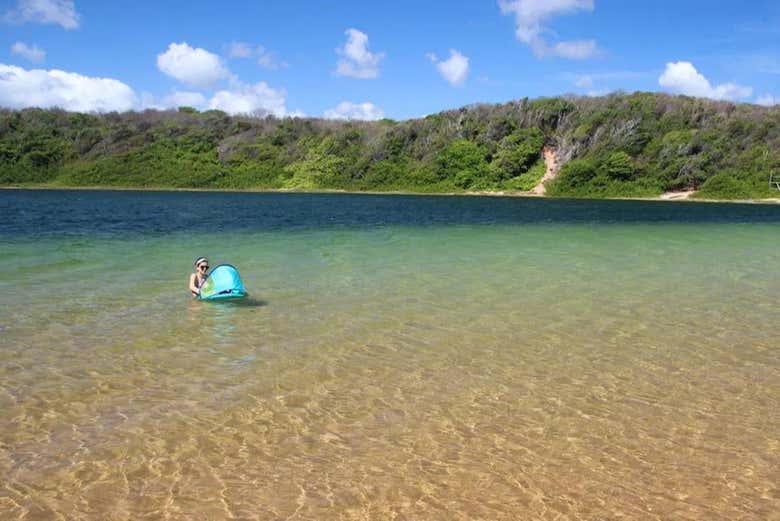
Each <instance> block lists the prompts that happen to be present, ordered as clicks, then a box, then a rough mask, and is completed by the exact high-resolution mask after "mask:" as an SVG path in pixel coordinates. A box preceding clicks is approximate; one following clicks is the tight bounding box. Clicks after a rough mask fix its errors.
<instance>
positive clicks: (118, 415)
mask: <svg viewBox="0 0 780 521" xmlns="http://www.w3.org/2000/svg"><path fill="white" fill-rule="evenodd" d="M778 233H779V232H778V227H777V225H775V224H753V225H737V224H703V225H673V224H662V225H641V224H636V225H618V224H612V225H604V226H593V225H564V224H549V225H544V224H537V225H532V226H513V225H506V226H502V225H497V226H438V227H437V226H429V227H403V226H387V227H379V228H374V229H366V230H360V229H354V230H350V229H336V230H299V231H295V232H289V231H288V232H284V233H281V232H271V231H266V232H252V231H239V232H233V233H229V234H225V233H222V234H218V235H216V234H215V235H213V236H210V235H208V234H203V235H202V236H199V237H198V239H197V241H195V242H196V244H193V239H192V235H191V234H183V233H172V234H163V235H159V234H158V235H156V236H151V237H145V238H142V237H125V238H121V239H120V238H116V237H113V238H106V239H87V238H79V239H75V240H74V239H72V238H71V239H67V238H48V239H41V240H37V241H20V242H18V243H11V242H8V243H5V244H3V247H4V249H6V250H10V251H9V252H8V253H6V254H5V255H4V256H3V257H4V258H5V260H6V264H12V265H11V266H8V267H6V269H5V270H4V271H3V272H2V273H0V518H2V519H25V520H48V519H68V520H74V519H75V520H77V519H101V520H102V519H134V520H136V519H172V520H178V519H182V520H184V519H204V520H205V519H410V520H412V519H413V520H417V519H490V520H493V519H550V520H552V519H558V520H560V519H658V520H666V519H708V520H713V519H723V520H735V519H756V520H769V519H780V489H778V484H779V483H780V351H778V345H780V342H778V340H779V339H780V335H779V334H778V329H777V326H776V324H775V320H774V319H776V317H777V299H778V295H780V277H778V276H777V272H776V271H774V272H772V271H771V270H769V271H768V269H767V267H768V266H771V265H773V263H776V254H777V239H778ZM206 246H207V247H208V249H209V251H207V252H206V253H209V254H211V256H212V265H214V264H215V263H217V262H219V261H231V262H233V263H235V264H236V265H238V266H239V268H240V269H241V272H242V275H243V276H244V279H245V284H246V286H247V287H248V288H249V289H250V291H252V292H253V294H254V299H253V300H251V301H249V302H248V303H245V304H243V305H213V304H212V305H208V304H201V303H198V302H192V301H191V300H190V299H189V298H188V296H187V295H186V292H185V291H184V286H185V282H186V273H187V270H188V269H189V263H190V262H191V260H190V259H191V258H192V257H194V255H197V254H199V253H201V252H203V250H204V248H206ZM228 252H229V253H228ZM9 259H13V262H12V263H10V262H9ZM151 268H154V269H151ZM20 288H24V293H25V297H24V298H23V299H18V298H16V297H15V296H14V293H15V292H18V291H20Z"/></svg>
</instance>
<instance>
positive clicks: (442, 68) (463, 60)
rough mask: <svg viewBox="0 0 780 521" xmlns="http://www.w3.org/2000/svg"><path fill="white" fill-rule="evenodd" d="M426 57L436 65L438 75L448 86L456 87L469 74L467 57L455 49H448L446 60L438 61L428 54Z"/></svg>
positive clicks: (434, 56)
mask: <svg viewBox="0 0 780 521" xmlns="http://www.w3.org/2000/svg"><path fill="white" fill-rule="evenodd" d="M426 56H427V58H428V59H429V60H431V61H432V62H433V63H434V64H436V68H437V69H438V70H439V74H441V76H442V78H444V79H445V80H447V81H448V82H449V83H450V85H453V86H458V85H462V84H463V82H464V81H466V76H468V74H469V59H468V57H467V56H464V55H462V54H461V53H460V52H458V51H457V50H455V49H450V57H449V59H447V60H439V58H438V57H437V56H436V55H435V54H433V53H428V54H426Z"/></svg>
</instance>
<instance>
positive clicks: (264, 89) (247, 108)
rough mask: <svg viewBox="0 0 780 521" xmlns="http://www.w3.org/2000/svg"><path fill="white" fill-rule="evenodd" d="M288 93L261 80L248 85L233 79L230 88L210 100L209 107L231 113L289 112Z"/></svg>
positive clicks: (281, 113) (280, 114) (279, 113)
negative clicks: (286, 103) (287, 104)
mask: <svg viewBox="0 0 780 521" xmlns="http://www.w3.org/2000/svg"><path fill="white" fill-rule="evenodd" d="M285 101H286V93H285V92H284V91H283V90H278V89H273V88H271V87H269V86H268V84H267V83H265V82H264V81H261V82H259V83H255V84H254V85H248V84H245V83H241V82H239V81H233V82H232V85H231V86H230V89H224V90H220V91H217V92H215V93H214V96H212V97H211V99H210V100H209V102H208V108H210V109H218V110H224V111H225V112H227V113H229V114H273V115H274V116H278V117H282V116H285V115H286V114H287V109H286V107H285Z"/></svg>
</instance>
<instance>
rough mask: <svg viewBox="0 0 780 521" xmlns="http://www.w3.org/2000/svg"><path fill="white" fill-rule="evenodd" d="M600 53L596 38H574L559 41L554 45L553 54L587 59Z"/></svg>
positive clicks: (573, 58)
mask: <svg viewBox="0 0 780 521" xmlns="http://www.w3.org/2000/svg"><path fill="white" fill-rule="evenodd" d="M597 53H598V48H597V47H596V42H595V41H594V40H572V41H570V42H558V43H556V44H555V45H554V46H553V47H552V54H554V55H555V56H560V57H561V58H569V59H570V60H585V59H587V58H590V57H591V56H595V55H596V54H597Z"/></svg>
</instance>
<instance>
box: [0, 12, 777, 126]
mask: <svg viewBox="0 0 780 521" xmlns="http://www.w3.org/2000/svg"><path fill="white" fill-rule="evenodd" d="M0 28H2V30H1V32H0V106H5V107H12V108H21V107H24V106H60V107H63V108H66V109H69V110H83V111H93V110H94V111H106V110H130V109H134V110H141V109H144V108H165V107H173V106H178V105H182V104H184V105H192V106H197V107H198V108H201V109H207V108H219V109H222V110H226V111H228V112H231V113H241V112H257V113H264V112H271V113H274V114H276V115H279V116H286V115H301V114H305V115H307V116H317V117H322V116H327V117H341V118H350V117H351V118H360V119H376V118H379V117H390V118H394V119H405V118H411V117H418V116H423V115H425V114H430V113H434V112H438V111H441V110H445V109H450V108H456V107H459V106H463V105H467V104H470V103H476V102H504V101H509V100H512V99H517V98H522V97H530V98H535V97H540V96H555V95H560V94H566V93H574V94H585V95H587V94H596V95H597V94H604V93H608V92H612V91H615V90H623V91H628V92H632V91H635V90H642V91H664V92H673V93H684V94H690V95H695V96H703V97H709V98H714V99H725V100H733V101H743V102H750V103H761V104H765V105H771V104H776V103H778V102H780V2H778V1H777V0H756V1H746V2H737V1H720V2H719V1H706V2H705V1H700V0H677V1H666V0H656V1H625V0H498V1H495V0H494V1H490V0H486V1H481V2H478V1H471V2H452V1H450V2H444V1H426V2H419V1H407V0H397V1H394V2H357V1H350V0H343V1H341V2H315V1H309V2H303V1H293V0H288V1H278V2H277V1H267V2H215V1H192V0H190V1H186V2H185V1H167V2H151V1H148V0H137V1H135V2H109V1H100V2H98V1H86V0H73V1H70V0H0Z"/></svg>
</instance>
